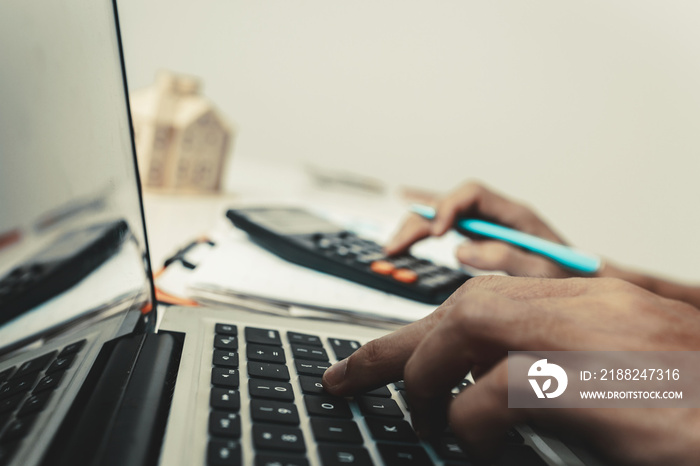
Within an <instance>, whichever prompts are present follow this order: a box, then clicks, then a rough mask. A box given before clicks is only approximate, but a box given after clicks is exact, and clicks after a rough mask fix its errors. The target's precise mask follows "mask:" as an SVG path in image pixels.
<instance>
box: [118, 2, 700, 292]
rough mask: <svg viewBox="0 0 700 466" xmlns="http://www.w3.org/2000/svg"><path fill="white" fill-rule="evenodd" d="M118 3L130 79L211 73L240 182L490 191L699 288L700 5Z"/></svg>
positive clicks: (574, 235)
mask: <svg viewBox="0 0 700 466" xmlns="http://www.w3.org/2000/svg"><path fill="white" fill-rule="evenodd" d="M118 4H119V8H120V16H121V26H122V35H123V41H124V45H125V54H126V62H127V69H128V78H129V83H130V86H131V87H132V88H138V87H142V86H145V85H148V84H149V83H150V82H152V80H153V78H154V74H155V72H156V70H157V69H159V68H169V69H172V70H175V71H179V72H184V73H189V74H194V75H198V76H201V77H202V78H203V79H204V82H205V93H206V95H207V96H208V97H210V98H211V99H212V100H214V101H215V102H216V104H217V105H218V106H219V107H220V108H221V109H222V110H223V111H224V112H225V113H226V114H227V115H228V116H229V117H230V118H231V119H232V120H234V121H235V122H236V123H237V125H238V127H239V130H240V133H239V139H238V142H237V146H236V148H235V153H234V163H233V166H232V169H233V170H235V168H236V163H235V160H240V159H243V158H257V159H260V160H269V161H270V162H271V163H273V162H275V161H299V162H312V163H315V164H318V165H324V166H328V167H337V168H344V169H350V170H353V171H356V172H361V173H368V174H375V175H377V176H379V177H382V178H385V179H387V180H389V181H390V182H392V183H405V184H412V185H417V186H421V187H425V188H432V189H440V190H447V189H449V188H451V187H453V186H455V185H457V184H458V183H459V182H460V181H462V180H464V179H467V178H479V179H482V180H484V181H485V182H487V183H489V184H491V185H492V186H494V187H496V188H498V189H499V190H501V191H504V192H506V193H508V194H510V195H512V196H514V197H517V198H520V199H523V200H526V201H528V202H529V203H530V204H531V205H534V206H536V207H537V209H538V210H539V211H540V212H541V213H542V214H543V215H544V216H545V217H546V218H547V219H549V220H550V222H551V223H552V224H554V225H555V226H556V227H557V228H558V230H559V231H561V232H562V233H563V234H564V235H565V236H566V237H567V238H569V239H570V240H571V241H572V242H573V243H574V244H576V245H578V246H580V247H582V248H585V249H589V250H592V251H596V252H599V253H602V254H604V255H606V256H608V257H610V258H613V259H615V260H616V261H619V262H621V263H626V264H631V265H634V266H638V267H642V268H645V269H650V270H656V271H658V272H661V273H663V274H666V275H671V276H675V277H685V278H688V279H693V280H698V279H700V205H699V204H700V203H699V201H700V183H698V178H699V175H700V2H697V1H695V0H688V1H673V2H668V1H661V0H658V1H649V0H624V1H623V0H590V1H586V2H571V1H561V0H531V1H527V2H524V1H520V0H501V1H474V0H463V1H446V0H440V1H435V0H434V1H428V0H405V1H386V0H375V1H365V0H355V1H352V2H350V1H337V0H327V1H321V0H314V1H312V0H303V1H302V0H300V1H290V0H268V1H243V0H198V1H191V0H119V2H118ZM234 189H235V187H234Z"/></svg>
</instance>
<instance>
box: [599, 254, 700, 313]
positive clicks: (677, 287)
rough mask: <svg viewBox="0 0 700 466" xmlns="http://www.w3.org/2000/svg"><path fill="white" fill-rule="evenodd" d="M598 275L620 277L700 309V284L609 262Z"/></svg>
mask: <svg viewBox="0 0 700 466" xmlns="http://www.w3.org/2000/svg"><path fill="white" fill-rule="evenodd" d="M598 276H600V277H614V278H620V279H622V280H625V281H628V282H630V283H633V284H635V285H637V286H639V287H641V288H644V289H646V290H649V291H651V292H652V293H655V294H658V295H659V296H663V297H665V298H669V299H675V300H678V301H684V302H686V303H688V304H690V305H692V306H695V307H696V308H698V309H700V286H691V285H685V284H681V283H677V282H672V281H669V280H665V279H663V278H659V277H654V276H652V275H646V274H643V273H639V272H635V271H631V270H627V269H623V268H621V267H618V266H616V265H613V264H609V263H607V264H605V266H604V267H603V269H602V270H601V271H600V273H599V275H598Z"/></svg>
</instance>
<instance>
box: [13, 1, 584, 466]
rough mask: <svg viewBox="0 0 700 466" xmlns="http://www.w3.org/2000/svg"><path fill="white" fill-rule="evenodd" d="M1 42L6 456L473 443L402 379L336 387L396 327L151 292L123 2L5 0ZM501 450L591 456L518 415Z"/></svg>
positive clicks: (388, 460) (384, 449) (344, 455)
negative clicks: (355, 393) (415, 399)
mask: <svg viewBox="0 0 700 466" xmlns="http://www.w3.org/2000/svg"><path fill="white" fill-rule="evenodd" d="M0 43H1V44H3V45H2V47H1V48H0V63H2V68H3V70H2V73H0V103H1V104H0V157H1V159H0V199H2V201H1V202H0V465H43V466H46V465H111V464H114V465H146V464H162V465H239V464H243V465H253V464H254V465H266V466H277V465H279V466H282V465H284V466H292V465H320V464H323V465H367V464H377V465H379V464H407V465H410V464H421V465H422V464H467V463H468V457H467V456H466V455H465V453H464V452H463V451H462V449H461V447H460V445H459V443H458V442H457V441H456V439H455V438H453V437H452V436H451V435H450V434H449V432H446V434H445V436H443V437H442V438H440V439H438V440H436V441H435V442H431V443H430V444H428V443H425V442H419V441H418V440H417V439H416V437H415V434H414V432H413V431H412V429H411V427H410V424H409V420H410V416H409V411H408V408H409V406H408V405H407V404H406V402H405V400H404V392H403V385H402V382H401V381H396V383H392V384H389V385H387V386H386V387H381V388H379V389H377V390H374V391H372V392H369V393H367V394H365V395H364V396H361V397H356V398H354V399H339V398H333V397H330V396H329V395H328V394H326V393H324V391H323V389H322V387H321V385H320V377H321V375H322V374H323V371H324V370H325V369H326V368H327V367H329V366H330V364H332V363H333V362H334V361H336V360H339V359H342V358H344V357H346V356H348V355H349V354H351V353H352V352H353V351H355V350H356V349H357V348H358V347H359V346H360V345H361V344H363V343H364V342H366V341H369V340H370V339H373V338H376V337H379V336H381V335H383V334H384V333H385V330H380V329H374V328H370V327H362V326H354V325H349V324H340V323H332V322H320V321H310V320H300V319H291V318H283V317H275V316H265V315H259V314H255V313H250V312H246V311H244V310H239V309H236V308H233V307H231V308H219V309H214V308H211V309H207V308H197V309H191V308H189V309H188V308H178V307H171V308H167V309H165V308H163V307H161V306H158V305H157V303H156V302H155V300H154V290H153V282H152V278H151V277H152V274H151V266H150V263H149V255H148V240H147V236H146V230H145V227H144V219H143V209H142V205H141V196H140V187H139V186H140V185H139V179H138V172H137V168H136V160H135V156H134V144H133V138H132V128H131V125H130V120H129V107H128V99H127V96H128V92H127V87H126V79H125V72H124V61H123V57H122V52H121V44H120V37H119V26H118V20H117V10H116V4H114V3H113V2H112V1H111V0H51V1H47V2H37V1H26V0H4V1H3V2H0ZM162 312H164V317H163V318H162V322H161V323H160V325H159V326H158V328H156V320H157V319H156V315H157V313H162ZM468 384H469V381H465V382H464V383H463V384H461V385H460V387H456V388H455V393H457V392H458V391H459V390H461V389H464V387H466V386H467V385H468ZM498 464H518V465H522V464H549V465H555V464H559V465H561V464H582V463H581V461H580V460H579V459H578V458H577V457H576V455H574V454H573V453H572V452H571V450H569V449H568V448H567V447H566V446H564V445H563V444H562V443H561V442H558V441H557V440H556V439H553V438H546V437H543V436H541V435H538V434H536V433H535V432H534V431H533V430H532V429H529V428H528V427H527V426H522V427H519V428H518V429H514V430H513V431H511V432H510V433H509V435H508V441H507V442H506V446H505V447H504V455H503V457H502V458H501V459H500V460H499V462H498Z"/></svg>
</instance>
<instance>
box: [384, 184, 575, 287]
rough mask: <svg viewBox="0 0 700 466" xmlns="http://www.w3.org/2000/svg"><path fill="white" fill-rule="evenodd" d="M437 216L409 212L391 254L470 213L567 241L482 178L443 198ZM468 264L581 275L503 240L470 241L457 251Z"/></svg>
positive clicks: (530, 272) (520, 273)
mask: <svg viewBox="0 0 700 466" xmlns="http://www.w3.org/2000/svg"><path fill="white" fill-rule="evenodd" d="M435 211H436V216H435V219H434V220H433V221H430V220H426V219H424V218H422V217H421V216H419V215H418V214H410V216H409V217H408V218H407V219H406V221H405V222H404V223H403V225H402V226H401V227H400V228H399V230H398V231H397V233H396V234H395V235H394V237H393V238H392V239H391V240H390V241H389V242H388V243H387V244H386V246H385V248H384V249H385V252H386V253H387V254H389V255H393V254H399V253H401V252H404V251H406V250H407V249H408V248H409V247H410V246H411V245H413V244H414V243H416V242H417V241H420V240H421V239H423V238H426V237H428V236H441V235H443V234H445V233H446V232H447V231H448V230H450V229H451V228H452V225H453V224H454V222H455V220H456V219H457V218H458V217H465V216H467V217H471V218H480V219H485V220H488V221H491V222H495V223H498V224H501V225H504V226H507V227H510V228H514V229H516V230H519V231H522V232H524V233H529V234H532V235H535V236H539V237H541V238H544V239H547V240H550V241H553V242H556V243H561V244H564V241H563V239H562V238H561V237H560V236H559V235H557V234H556V233H555V232H554V231H553V230H552V229H551V228H550V227H549V226H547V225H546V224H545V223H544V221H542V220H541V219H540V218H539V217H538V216H537V214H535V213H534V212H533V211H532V209H530V208H528V207H526V206H524V205H522V204H519V203H517V202H515V201H512V200H510V199H507V198H505V197H503V196H501V195H500V194H496V193H495V192H494V191H492V190H490V189H489V188H486V187H485V186H483V185H480V184H478V183H473V182H472V183H467V184H464V185H462V186H461V187H459V188H457V189H456V190H454V191H453V192H452V193H450V194H449V195H447V196H446V197H444V198H443V199H441V200H440V201H439V202H438V204H437V206H436V209H435ZM457 259H458V260H459V261H460V262H462V263H463V264H466V265H469V266H472V267H476V268H479V269H482V270H503V271H505V272H507V273H509V274H510V275H516V276H523V275H527V276H544V277H551V278H562V277H570V276H574V275H576V274H575V273H574V272H572V271H570V270H567V269H565V268H562V267H561V266H559V265H557V264H555V263H554V262H552V261H550V260H548V259H545V258H544V257H542V256H539V255H537V254H532V253H529V252H527V251H524V250H522V249H520V248H518V247H516V246H512V245H510V244H506V243H504V242H502V241H496V240H486V239H479V240H476V241H468V242H465V243H464V244H463V245H462V246H460V247H459V249H458V250H457Z"/></svg>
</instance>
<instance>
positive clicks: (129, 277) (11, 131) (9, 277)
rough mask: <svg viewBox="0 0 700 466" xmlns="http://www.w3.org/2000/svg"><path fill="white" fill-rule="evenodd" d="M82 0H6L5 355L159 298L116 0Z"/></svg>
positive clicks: (1, 108)
mask: <svg viewBox="0 0 700 466" xmlns="http://www.w3.org/2000/svg"><path fill="white" fill-rule="evenodd" d="M79 2H80V3H81V4H82V5H80V6H79V7H76V5H75V3H76V0H52V1H50V2H35V1H30V2H27V1H24V0H3V1H2V2H0V44H2V46H0V63H2V72H1V73H0V352H4V351H7V350H8V349H10V348H12V347H14V346H17V345H18V344H19V343H22V342H25V341H26V340H28V339H32V338H36V337H40V336H44V335H46V332H55V331H58V330H60V329H61V328H65V327H67V326H70V325H73V324H75V323H77V322H81V321H85V320H86V319H90V318H93V317H95V316H96V315H100V314H101V313H103V312H110V311H111V312H115V311H114V310H115V309H117V308H119V309H122V311H121V312H126V309H127V308H130V309H133V308H134V307H136V308H137V309H138V308H145V309H147V308H149V306H150V304H151V299H152V285H151V282H150V271H149V268H150V266H149V263H148V254H147V244H146V237H145V229H144V226H143V217H142V210H141V204H140V198H139V188H138V180H137V176H136V170H135V163H134V154H133V149H132V140H131V130H130V124H129V119H128V108H127V99H126V92H125V85H124V75H123V72H122V66H121V53H120V47H119V41H118V39H117V37H118V36H117V30H116V28H117V26H116V24H115V20H114V12H113V7H112V2H111V1H109V0H98V1H91V0H79ZM69 3H70V4H71V7H70V8H68V4H69Z"/></svg>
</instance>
